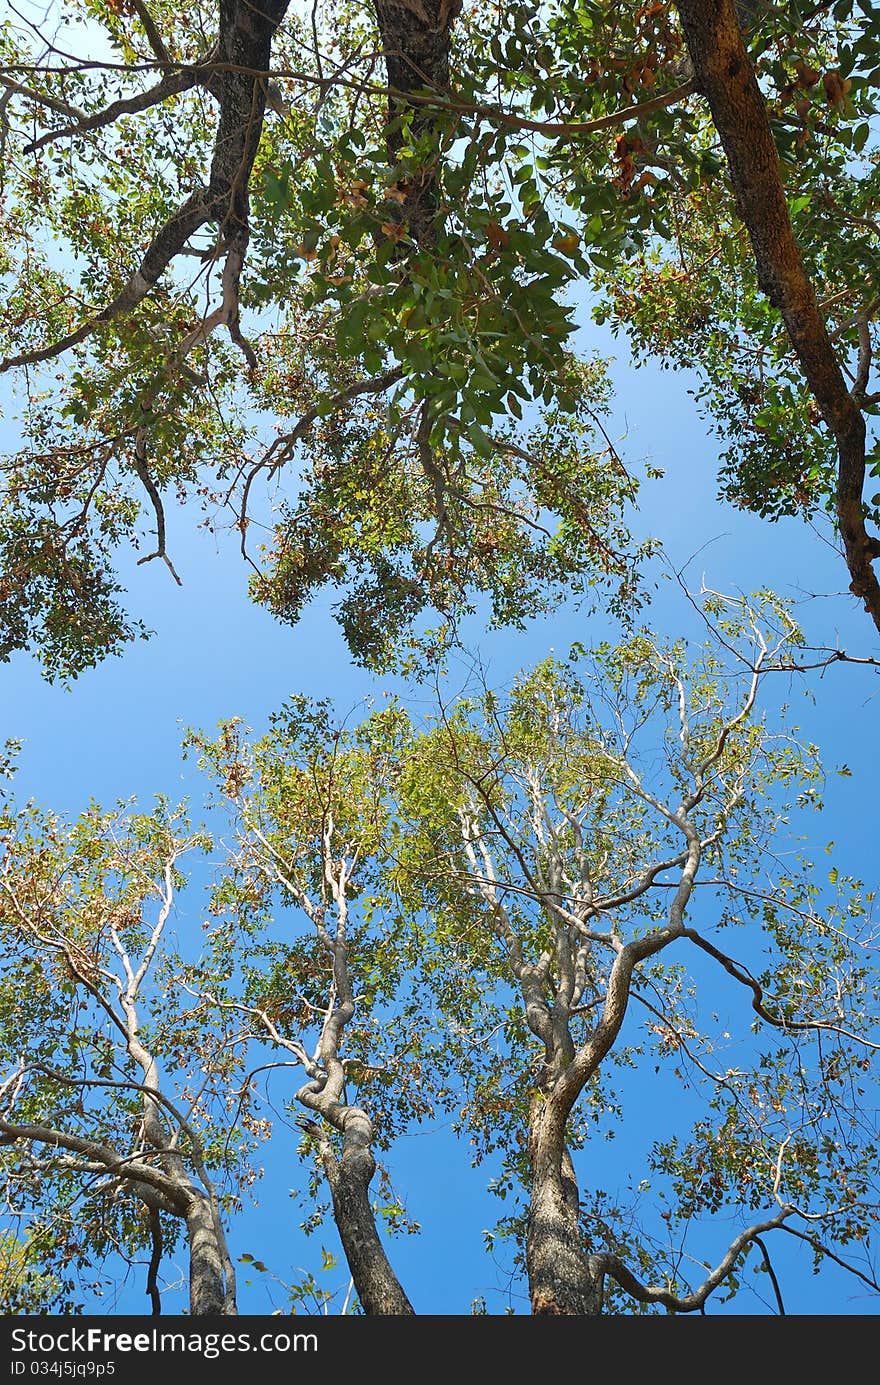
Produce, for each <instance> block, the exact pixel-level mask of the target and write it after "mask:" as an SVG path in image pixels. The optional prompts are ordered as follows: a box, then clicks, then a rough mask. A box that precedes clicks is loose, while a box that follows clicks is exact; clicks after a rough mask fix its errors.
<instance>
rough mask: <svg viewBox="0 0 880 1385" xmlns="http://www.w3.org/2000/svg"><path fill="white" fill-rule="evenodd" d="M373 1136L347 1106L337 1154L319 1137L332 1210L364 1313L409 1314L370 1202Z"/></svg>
mask: <svg viewBox="0 0 880 1385" xmlns="http://www.w3.org/2000/svg"><path fill="white" fill-rule="evenodd" d="M372 1138H373V1130H372V1124H371V1122H370V1120H369V1117H368V1116H367V1115H366V1114H365V1113H364V1112H363V1111H360V1110H358V1109H357V1108H356V1107H351V1108H349V1110H348V1112H347V1113H346V1115H345V1118H344V1128H343V1137H342V1140H343V1143H342V1154H341V1156H340V1157H339V1158H337V1157H336V1154H335V1152H334V1150H333V1149H332V1147H331V1145H330V1143H329V1141H324V1142H322V1148H321V1157H322V1161H323V1164H324V1170H325V1172H326V1174H327V1182H328V1184H329V1186H330V1194H331V1197H332V1199H333V1215H334V1218H335V1221H336V1226H337V1229H338V1231H339V1236H340V1239H341V1241H342V1246H343V1249H344V1251H345V1258H346V1260H347V1261H348V1267H349V1269H350V1270H351V1277H352V1279H353V1280H354V1287H355V1291H356V1293H357V1296H358V1299H359V1300H360V1304H361V1307H362V1308H363V1310H364V1312H365V1313H367V1314H368V1315H376V1316H380V1317H394V1316H402V1315H406V1316H409V1315H412V1314H413V1313H414V1312H415V1309H414V1308H413V1306H412V1304H411V1303H410V1301H409V1299H408V1298H407V1296H406V1294H405V1293H404V1291H403V1288H402V1287H401V1284H400V1281H399V1280H398V1278H397V1275H396V1274H395V1273H394V1270H393V1269H392V1268H391V1264H390V1262H389V1260H388V1256H387V1255H386V1254H385V1249H384V1247H383V1245H382V1242H381V1240H380V1239H379V1233H378V1231H377V1230H376V1220H375V1217H374V1215H373V1208H372V1206H371V1203H370V1181H371V1179H372V1177H373V1174H374V1173H375V1171H376V1161H375V1159H374V1158H373V1154H372V1150H371V1148H370V1146H371V1144H372Z"/></svg>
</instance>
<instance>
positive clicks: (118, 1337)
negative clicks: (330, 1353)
mask: <svg viewBox="0 0 880 1385" xmlns="http://www.w3.org/2000/svg"><path fill="white" fill-rule="evenodd" d="M11 1336H12V1351H13V1353H21V1352H27V1353H29V1354H30V1355H32V1356H44V1355H53V1356H54V1355H56V1354H58V1353H63V1354H64V1355H66V1356H74V1355H77V1354H79V1353H85V1354H86V1355H97V1354H100V1355H104V1356H108V1355H112V1354H113V1353H115V1352H120V1353H123V1354H126V1353H137V1354H144V1355H146V1354H148V1353H152V1354H158V1355H163V1354H168V1355H174V1354H177V1355H182V1356H185V1355H194V1356H202V1357H204V1358H205V1360H207V1361H213V1360H216V1359H217V1357H219V1356H226V1355H234V1354H235V1353H236V1352H266V1353H268V1352H273V1353H277V1354H281V1355H283V1354H286V1353H287V1352H291V1351H317V1350H318V1338H317V1336H316V1335H315V1333H314V1332H261V1333H259V1334H255V1335H252V1334H251V1333H249V1332H167V1331H160V1330H159V1328H156V1327H154V1328H151V1329H150V1330H149V1331H148V1332H115V1331H108V1330H107V1329H106V1328H104V1327H88V1328H76V1327H73V1328H65V1329H63V1330H62V1331H60V1332H47V1331H40V1330H34V1329H31V1328H24V1327H15V1328H13V1329H12V1334H11ZM17 1367H21V1368H23V1369H17ZM24 1368H25V1362H24V1361H20V1362H17V1363H13V1372H12V1373H13V1374H14V1375H16V1374H24Z"/></svg>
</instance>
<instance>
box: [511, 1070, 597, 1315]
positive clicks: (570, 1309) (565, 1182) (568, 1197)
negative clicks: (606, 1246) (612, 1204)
mask: <svg viewBox="0 0 880 1385" xmlns="http://www.w3.org/2000/svg"><path fill="white" fill-rule="evenodd" d="M529 1157H530V1159H531V1165H532V1187H531V1202H530V1206H529V1221H528V1229H527V1231H526V1267H527V1269H528V1276H529V1294H530V1297H531V1301H532V1312H533V1313H534V1314H536V1315H540V1316H557V1317H568V1316H582V1317H591V1318H595V1317H599V1316H600V1314H601V1312H602V1281H601V1279H600V1278H597V1277H596V1275H595V1274H594V1273H593V1271H592V1270H591V1267H590V1261H589V1257H588V1254H587V1249H586V1246H585V1245H584V1239H583V1234H582V1232H581V1227H580V1215H579V1211H580V1209H579V1200H578V1189H577V1181H576V1179H575V1173H574V1167H573V1165H572V1162H571V1156H570V1155H569V1152H568V1149H567V1148H566V1144H565V1137H564V1131H562V1130H558V1129H557V1128H556V1124H555V1122H554V1123H551V1122H550V1120H549V1119H548V1110H547V1106H546V1103H545V1102H544V1101H543V1099H542V1098H540V1097H538V1098H535V1099H534V1100H533V1102H532V1109H531V1112H530V1117H529Z"/></svg>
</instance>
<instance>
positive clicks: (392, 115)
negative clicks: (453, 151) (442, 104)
mask: <svg viewBox="0 0 880 1385" xmlns="http://www.w3.org/2000/svg"><path fill="white" fill-rule="evenodd" d="M374 4H375V14H376V21H377V23H378V25H379V33H380V35H381V38H382V47H383V52H384V55H385V69H386V72H387V75H388V85H389V87H390V88H391V89H392V90H391V94H390V95H389V98H388V120H389V126H390V128H389V130H388V134H387V147H388V158H389V162H390V163H392V164H394V163H396V162H397V161H398V158H399V156H400V151H401V149H402V147H403V145H404V143H405V141H404V136H403V134H402V132H401V130H400V128H399V127H398V126H397V125H396V124H395V122H397V121H398V120H399V119H400V117H402V116H404V115H406V114H407V113H408V112H409V113H410V114H411V123H410V131H411V138H413V139H416V140H418V139H421V138H422V137H423V136H425V135H426V134H430V133H431V131H432V129H433V128H434V125H435V120H434V118H433V117H432V116H431V115H430V114H429V113H428V112H427V111H425V110H423V109H422V108H420V107H419V106H417V105H413V104H412V103H411V102H409V101H407V99H406V93H407V92H414V91H425V90H434V91H440V92H442V91H445V90H446V88H447V86H448V84H449V42H450V33H451V30H452V24H453V21H454V20H455V17H456V15H457V14H458V13H459V11H460V10H461V0H374ZM399 187H400V190H401V192H403V193H404V194H405V200H404V201H403V202H401V203H400V204H399V206H398V205H397V204H395V203H391V204H390V212H389V216H390V218H393V219H396V220H398V221H400V222H405V223H406V224H407V226H408V227H409V234H410V237H411V239H412V240H413V241H414V242H415V244H416V245H417V246H428V245H430V244H432V242H433V239H434V231H435V220H436V216H437V167H436V161H429V162H428V163H425V164H424V165H423V166H422V167H421V168H419V169H418V171H416V172H413V171H410V172H409V174H407V175H405V176H404V177H403V178H402V179H401V181H400V184H399Z"/></svg>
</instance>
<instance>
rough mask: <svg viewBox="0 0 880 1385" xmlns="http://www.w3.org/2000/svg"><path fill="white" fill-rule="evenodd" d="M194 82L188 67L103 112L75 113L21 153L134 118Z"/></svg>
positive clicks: (193, 75)
mask: <svg viewBox="0 0 880 1385" xmlns="http://www.w3.org/2000/svg"><path fill="white" fill-rule="evenodd" d="M198 81H199V78H198V75H197V73H196V72H195V71H194V70H193V69H192V68H188V69H186V70H185V71H182V72H172V73H169V75H168V76H167V77H163V78H162V80H161V81H160V82H157V83H156V84H155V86H152V87H149V88H148V89H147V90H146V91H142V92H139V93H138V94H137V96H126V97H121V98H120V99H119V100H118V101H113V102H112V103H111V104H110V105H109V106H106V107H105V108H104V110H103V111H96V112H95V113H94V114H93V115H85V114H84V113H83V112H82V111H79V112H76V115H75V119H74V120H73V122H72V123H71V124H70V125H64V126H62V127H61V128H60V129H58V130H47V131H46V133H45V134H43V135H40V136H39V137H38V138H37V139H34V140H31V142H30V144H26V145H25V146H24V153H25V154H35V153H36V151H37V150H38V149H45V147H46V145H47V144H54V142H55V140H57V139H74V138H75V137H76V136H77V135H85V134H88V133H89V132H90V131H91V130H102V129H104V127H105V126H107V125H112V124H113V123H114V121H116V120H118V119H119V118H120V116H123V115H137V114H138V112H140V111H147V110H149V109H150V107H151V106H158V105H159V103H160V102H161V101H165V100H167V99H168V97H169V96H179V95H180V93H181V92H183V91H188V90H189V89H190V87H194V86H196V85H197V84H198Z"/></svg>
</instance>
